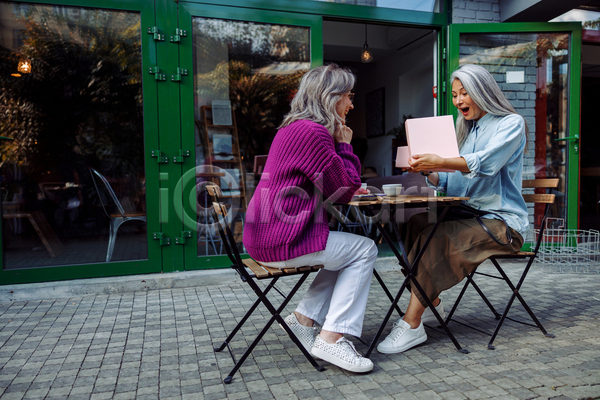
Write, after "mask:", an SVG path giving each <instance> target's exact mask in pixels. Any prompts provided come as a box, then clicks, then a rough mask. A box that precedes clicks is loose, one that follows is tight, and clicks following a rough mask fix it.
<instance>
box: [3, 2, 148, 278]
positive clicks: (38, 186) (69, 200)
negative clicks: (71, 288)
mask: <svg viewBox="0 0 600 400" xmlns="http://www.w3.org/2000/svg"><path fill="white" fill-rule="evenodd" d="M22 59H27V60H30V72H29V73H22V72H21V74H20V76H18V77H17V76H14V75H13V74H14V72H16V70H17V68H18V64H19V60H22ZM0 65H1V69H2V71H1V73H0V87H1V88H0V114H1V115H3V116H6V118H2V119H1V120H0V135H2V136H6V137H9V138H12V139H14V140H13V141H10V142H1V143H0V149H1V150H0V151H1V155H2V161H1V165H0V167H1V171H2V187H1V189H2V207H3V220H2V223H3V224H2V226H3V232H2V234H3V238H2V239H3V244H4V269H14V268H28V267H39V266H52V265H68V264H83V263H95V262H104V261H106V259H107V258H110V259H111V260H112V261H117V260H131V259H144V258H147V240H146V233H145V223H143V221H139V223H136V222H132V223H128V224H125V225H123V226H122V227H121V228H120V229H119V235H118V236H117V237H118V239H117V241H116V246H115V249H114V253H113V254H112V256H111V257H107V249H108V243H109V230H110V222H111V220H112V219H113V218H114V216H113V215H112V214H114V213H120V212H119V211H118V207H117V204H115V202H114V201H112V202H111V199H110V196H108V195H107V194H106V192H103V191H102V190H104V189H98V188H97V187H96V186H95V185H94V182H93V181H92V175H91V173H90V172H91V171H90V168H94V169H95V170H97V171H98V172H99V173H100V174H102V176H104V177H105V178H106V181H107V182H108V183H109V184H110V186H111V188H112V190H113V192H114V193H115V195H116V197H117V199H118V201H119V203H120V204H121V207H122V208H123V210H124V211H125V212H126V213H137V214H145V175H144V153H143V149H144V147H143V121H142V115H143V111H142V76H141V50H140V16H139V14H137V13H130V12H118V11H108V10H98V9H86V8H79V7H63V6H46V5H36V4H25V3H10V2H0ZM100 188H102V186H100ZM101 200H107V202H106V204H105V205H106V207H107V213H105V212H104V209H103V207H102V202H101Z"/></svg>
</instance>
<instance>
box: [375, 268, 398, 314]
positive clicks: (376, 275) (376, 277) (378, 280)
mask: <svg viewBox="0 0 600 400" xmlns="http://www.w3.org/2000/svg"><path fill="white" fill-rule="evenodd" d="M373 276H374V277H375V279H377V282H379V285H381V288H382V289H383V291H384V293H385V294H386V296H387V297H388V299H390V301H391V302H392V304H393V303H394V297H393V296H392V294H391V293H390V291H389V290H388V288H387V286H386V285H385V283H384V282H383V279H381V276H379V273H378V272H377V270H376V269H374V270H373ZM395 308H396V311H398V314H400V316H401V317H403V316H404V313H403V312H402V310H400V307H399V306H398V304H396V307H395Z"/></svg>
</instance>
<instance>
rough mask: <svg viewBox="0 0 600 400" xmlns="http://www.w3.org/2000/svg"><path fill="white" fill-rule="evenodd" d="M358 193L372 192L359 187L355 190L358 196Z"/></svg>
mask: <svg viewBox="0 0 600 400" xmlns="http://www.w3.org/2000/svg"><path fill="white" fill-rule="evenodd" d="M358 194H371V191H370V190H369V189H363V188H358V189H357V190H356V192H354V195H355V196H356V195H358Z"/></svg>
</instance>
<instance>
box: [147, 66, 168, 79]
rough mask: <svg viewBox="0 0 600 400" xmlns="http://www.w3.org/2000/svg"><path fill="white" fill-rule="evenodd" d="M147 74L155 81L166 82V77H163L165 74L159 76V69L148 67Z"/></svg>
mask: <svg viewBox="0 0 600 400" xmlns="http://www.w3.org/2000/svg"><path fill="white" fill-rule="evenodd" d="M148 72H149V73H150V74H151V75H154V79H156V80H157V81H165V80H167V77H166V76H165V74H161V72H160V68H158V67H150V69H149V71H148Z"/></svg>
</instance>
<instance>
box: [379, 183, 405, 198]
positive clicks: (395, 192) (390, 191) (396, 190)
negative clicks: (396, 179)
mask: <svg viewBox="0 0 600 400" xmlns="http://www.w3.org/2000/svg"><path fill="white" fill-rule="evenodd" d="M381 189H383V193H385V194H386V195H387V196H390V197H393V196H399V195H400V193H402V184H400V183H391V184H388V185H382V186H381Z"/></svg>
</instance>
